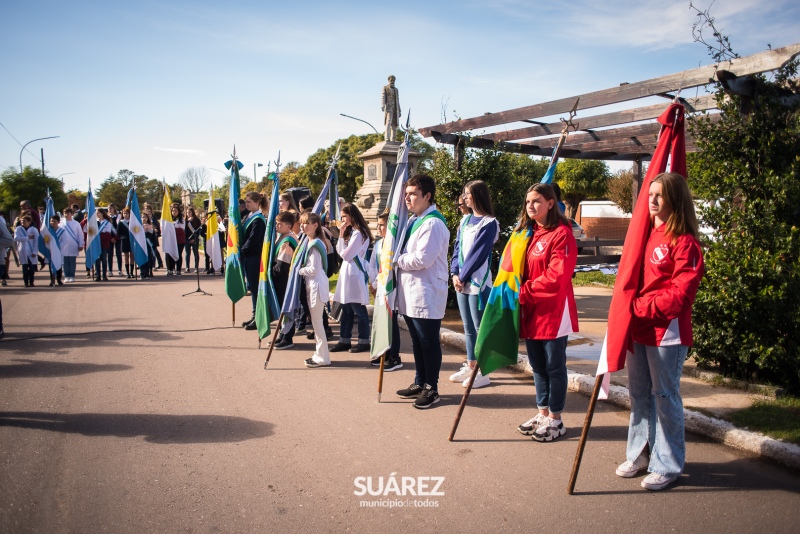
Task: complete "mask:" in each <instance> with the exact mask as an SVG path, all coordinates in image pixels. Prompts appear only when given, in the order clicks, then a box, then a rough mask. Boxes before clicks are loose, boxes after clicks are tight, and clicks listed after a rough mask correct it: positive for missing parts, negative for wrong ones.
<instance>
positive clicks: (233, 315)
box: [231, 302, 236, 328]
mask: <svg viewBox="0 0 800 534" xmlns="http://www.w3.org/2000/svg"><path fill="white" fill-rule="evenodd" d="M231 326H233V327H234V328H235V327H236V303H235V302H231Z"/></svg>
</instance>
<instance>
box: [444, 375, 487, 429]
mask: <svg viewBox="0 0 800 534" xmlns="http://www.w3.org/2000/svg"><path fill="white" fill-rule="evenodd" d="M478 369H480V368H479V367H478V365H477V363H476V364H475V367H474V368H473V369H472V374H471V375H469V382H468V383H467V389H466V391H464V396H463V397H461V404H459V406H458V413H457V414H456V419H455V421H453V428H452V429H451V430H450V437H449V438H447V441H453V438H454V437H455V435H456V430H457V429H458V424H459V423H460V422H461V414H463V413H464V408H465V407H466V406H467V399H468V398H469V393H470V391H472V384H473V383H474V382H475V377H476V376H478Z"/></svg>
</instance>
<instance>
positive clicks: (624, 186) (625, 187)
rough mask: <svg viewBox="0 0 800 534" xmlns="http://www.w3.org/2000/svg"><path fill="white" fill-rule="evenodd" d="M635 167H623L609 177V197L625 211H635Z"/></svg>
mask: <svg viewBox="0 0 800 534" xmlns="http://www.w3.org/2000/svg"><path fill="white" fill-rule="evenodd" d="M634 176H635V174H634V172H633V169H622V170H619V171H617V172H615V173H614V175H613V176H612V177H611V178H609V179H608V199H609V200H610V201H611V202H613V203H614V204H616V205H617V207H618V208H619V209H621V210H622V211H624V212H625V213H633V179H634Z"/></svg>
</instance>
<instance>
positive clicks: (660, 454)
mask: <svg viewBox="0 0 800 534" xmlns="http://www.w3.org/2000/svg"><path fill="white" fill-rule="evenodd" d="M688 352H689V347H687V346H684V345H670V346H668V347H651V346H648V345H640V344H638V343H634V344H633V356H632V357H630V358H628V362H627V363H628V390H629V391H630V397H631V420H630V425H629V426H628V447H627V451H626V456H627V459H628V460H630V461H634V460H636V458H638V457H639V455H640V454H641V453H642V451H643V450H644V448H645V446H646V445H648V444H649V445H650V465H649V466H648V468H647V470H648V471H649V472H651V473H657V474H659V475H679V474H681V473H682V472H683V465H684V463H685V461H686V436H685V435H684V426H683V424H684V423H683V401H682V400H681V370H682V369H683V362H684V360H686V354H687V353H688Z"/></svg>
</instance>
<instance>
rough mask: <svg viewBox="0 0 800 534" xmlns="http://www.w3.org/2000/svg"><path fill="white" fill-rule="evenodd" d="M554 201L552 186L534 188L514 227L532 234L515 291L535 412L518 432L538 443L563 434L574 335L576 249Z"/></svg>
mask: <svg viewBox="0 0 800 534" xmlns="http://www.w3.org/2000/svg"><path fill="white" fill-rule="evenodd" d="M557 202H558V201H557V200H556V194H555V191H554V190H553V187H552V186H551V185H549V184H541V183H539V184H536V185H534V186H532V187H531V188H530V189H528V192H527V194H526V196H525V209H524V210H523V211H522V215H521V216H520V223H519V225H518V226H517V230H523V229H525V228H529V229H530V230H531V232H533V237H531V240H530V243H529V244H528V251H527V253H526V255H525V271H524V273H523V275H522V282H521V285H520V290H519V303H520V307H521V308H520V338H522V339H525V346H526V348H527V349H528V360H529V361H530V363H531V367H532V368H533V381H534V384H535V385H536V405H537V407H538V408H539V411H538V413H537V414H536V415H535V416H534V417H532V418H531V419H529V420H528V421H526V422H524V423H522V424H521V425H520V426H519V431H520V432H521V433H523V434H525V435H526V436H531V437H532V438H533V439H534V440H536V441H553V440H554V439H557V438H558V437H560V436H563V435H564V434H565V433H566V431H567V429H566V427H565V426H564V423H563V422H562V421H561V412H562V411H563V410H564V404H565V403H566V400H567V353H566V352H567V337H568V336H569V334H571V333H573V332H577V331H578V308H577V306H575V295H574V294H573V292H572V273H573V272H574V271H575V263H576V262H577V259H578V248H577V245H576V243H575V237H574V236H573V235H572V225H571V224H570V221H569V219H567V218H566V217H564V215H562V214H561V211H560V210H559V209H558V203H557Z"/></svg>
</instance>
